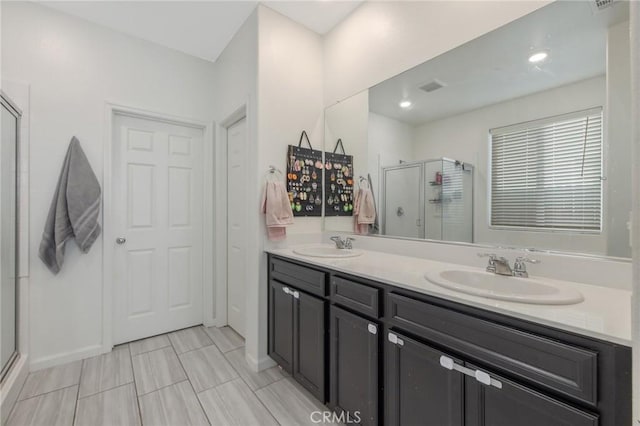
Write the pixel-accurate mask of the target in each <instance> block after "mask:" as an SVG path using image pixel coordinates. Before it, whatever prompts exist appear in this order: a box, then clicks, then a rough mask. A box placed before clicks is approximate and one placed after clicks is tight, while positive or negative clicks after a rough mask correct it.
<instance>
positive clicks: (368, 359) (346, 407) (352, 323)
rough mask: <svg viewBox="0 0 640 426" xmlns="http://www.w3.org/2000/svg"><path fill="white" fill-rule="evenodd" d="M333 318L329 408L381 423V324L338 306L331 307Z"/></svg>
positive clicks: (372, 423) (363, 422) (361, 419)
mask: <svg viewBox="0 0 640 426" xmlns="http://www.w3.org/2000/svg"><path fill="white" fill-rule="evenodd" d="M330 318H331V320H330V321H331V339H330V344H329V347H330V354H331V355H330V358H329V363H330V367H329V369H330V374H329V382H330V389H329V407H331V409H333V410H334V411H336V412H338V413H343V414H344V418H351V419H358V418H359V419H360V424H363V425H377V424H378V398H379V390H380V389H379V386H378V370H379V367H380V365H379V359H378V355H379V352H380V349H379V345H380V342H379V326H378V324H376V323H375V322H372V321H370V320H368V319H366V318H364V317H362V316H359V315H356V314H353V313H351V312H348V311H346V310H344V309H342V308H339V307H337V306H331V308H330Z"/></svg>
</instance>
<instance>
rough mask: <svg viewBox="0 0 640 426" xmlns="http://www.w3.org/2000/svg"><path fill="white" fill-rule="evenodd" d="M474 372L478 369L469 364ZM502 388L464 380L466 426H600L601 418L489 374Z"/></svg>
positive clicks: (469, 379) (468, 378) (469, 378)
mask: <svg viewBox="0 0 640 426" xmlns="http://www.w3.org/2000/svg"><path fill="white" fill-rule="evenodd" d="M466 366H467V367H469V368H470V369H472V370H476V369H478V367H477V366H475V365H473V364H467V365H466ZM490 375H491V377H492V378H493V379H494V380H497V381H498V382H499V383H500V386H501V387H500V388H497V387H495V386H486V385H483V384H481V383H480V382H478V381H477V380H476V379H475V378H471V377H465V403H466V405H465V418H466V421H465V425H466V426H513V425H518V426H540V425H545V426H567V425H572V426H597V425H598V424H599V418H598V417H599V416H598V415H596V414H593V413H590V412H588V411H585V410H581V409H579V408H576V407H574V406H571V405H569V404H566V403H563V402H560V401H558V400H556V399H554V398H550V397H549V396H547V395H545V394H543V393H540V392H538V391H536V390H534V389H532V388H530V387H527V386H523V385H522V384H519V383H516V382H514V381H510V380H508V379H505V378H504V377H501V376H499V375H496V374H493V373H490Z"/></svg>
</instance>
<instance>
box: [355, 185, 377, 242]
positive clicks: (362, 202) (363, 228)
mask: <svg viewBox="0 0 640 426" xmlns="http://www.w3.org/2000/svg"><path fill="white" fill-rule="evenodd" d="M353 218H354V225H355V232H356V234H368V233H369V225H373V224H374V223H375V221H376V207H375V205H374V204H373V194H372V193H371V190H370V189H369V188H360V189H359V190H358V192H357V193H356V198H355V201H354V203H353Z"/></svg>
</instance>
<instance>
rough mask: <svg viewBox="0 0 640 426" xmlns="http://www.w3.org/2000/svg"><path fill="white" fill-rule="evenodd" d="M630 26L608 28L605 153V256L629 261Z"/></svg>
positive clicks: (623, 23)
mask: <svg viewBox="0 0 640 426" xmlns="http://www.w3.org/2000/svg"><path fill="white" fill-rule="evenodd" d="M629 52H630V45H629V22H622V23H620V24H618V25H615V26H613V27H611V28H609V34H608V37H607V108H606V109H605V124H606V127H605V132H606V134H605V138H606V139H605V150H606V151H605V152H606V154H607V155H606V157H605V160H608V161H607V164H606V176H607V180H606V181H605V185H606V186H605V187H606V188H607V191H606V192H605V196H606V198H605V201H606V204H607V206H608V209H607V210H606V211H605V216H604V217H605V223H604V225H605V227H606V229H607V234H608V236H607V250H606V251H607V254H608V255H609V256H620V257H630V256H631V248H630V246H629V242H630V240H629V230H628V228H627V222H628V221H629V220H630V217H631V197H630V194H631V193H632V192H631V191H632V189H631V170H632V161H631V155H630V153H631V122H632V119H631V117H632V115H631V90H629V89H630V88H631V74H630V73H631V64H630V57H629Z"/></svg>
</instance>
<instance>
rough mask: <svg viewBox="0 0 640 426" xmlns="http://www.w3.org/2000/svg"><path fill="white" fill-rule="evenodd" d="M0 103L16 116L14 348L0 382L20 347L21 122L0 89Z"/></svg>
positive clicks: (2, 370)
mask: <svg viewBox="0 0 640 426" xmlns="http://www.w3.org/2000/svg"><path fill="white" fill-rule="evenodd" d="M0 103H2V106H3V107H5V108H7V110H8V111H9V113H11V114H12V115H13V116H14V117H15V118H16V139H15V149H16V151H15V164H16V172H15V181H14V184H15V200H14V203H15V208H16V210H15V217H16V223H15V227H14V233H15V240H14V245H15V259H14V268H15V272H14V275H15V283H14V285H15V294H14V304H15V313H14V317H15V318H14V329H15V339H14V350H13V354H11V356H10V357H9V359H8V361H7V362H6V364H5V365H3V366H0V383H2V382H4V380H5V379H6V378H7V377H8V375H9V373H10V372H11V369H12V367H13V366H14V365H15V363H16V361H17V360H18V358H19V356H20V352H19V347H20V333H19V330H20V326H19V321H20V303H19V300H20V286H19V275H20V274H19V265H20V264H19V255H20V247H19V241H20V239H19V237H20V234H19V229H20V225H19V221H20V199H19V197H20V133H21V124H22V111H21V110H20V108H18V106H17V105H16V104H15V103H14V102H13V101H12V100H11V98H9V97H8V96H7V95H6V94H5V93H4V92H3V91H2V90H0Z"/></svg>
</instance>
